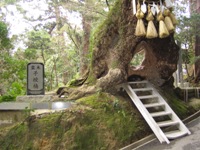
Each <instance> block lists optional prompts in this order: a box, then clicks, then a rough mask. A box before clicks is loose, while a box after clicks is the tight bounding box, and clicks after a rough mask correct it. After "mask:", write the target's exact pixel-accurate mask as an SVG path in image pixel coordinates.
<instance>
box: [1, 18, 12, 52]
mask: <svg viewBox="0 0 200 150" xmlns="http://www.w3.org/2000/svg"><path fill="white" fill-rule="evenodd" d="M10 47H11V41H10V39H9V38H8V29H7V25H6V24H5V23H4V22H2V21H0V50H2V49H3V48H10ZM0 54H1V52H0Z"/></svg>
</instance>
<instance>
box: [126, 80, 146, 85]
mask: <svg viewBox="0 0 200 150" xmlns="http://www.w3.org/2000/svg"><path fill="white" fill-rule="evenodd" d="M128 83H129V84H143V83H148V81H146V80H143V81H133V82H128Z"/></svg>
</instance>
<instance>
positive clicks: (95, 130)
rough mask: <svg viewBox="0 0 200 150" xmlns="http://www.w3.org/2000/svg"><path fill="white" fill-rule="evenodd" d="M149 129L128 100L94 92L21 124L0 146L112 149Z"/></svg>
mask: <svg viewBox="0 0 200 150" xmlns="http://www.w3.org/2000/svg"><path fill="white" fill-rule="evenodd" d="M150 132H151V131H150V130H149V128H148V126H147V125H146V124H145V122H144V120H143V119H142V117H141V116H140V115H139V113H138V111H137V110H135V109H132V105H131V103H130V102H129V101H127V100H124V99H123V98H121V97H118V96H113V95H110V94H107V93H97V94H94V95H91V96H88V97H85V98H82V99H79V100H78V101H77V106H75V107H73V108H71V109H69V110H66V111H65V112H62V113H61V112H60V113H54V114H51V115H48V116H46V117H42V118H38V119H34V118H30V119H29V120H28V122H25V123H21V124H20V125H18V126H16V127H15V128H13V129H11V130H10V131H9V132H8V133H7V135H6V136H5V137H4V138H3V139H2V140H1V141H0V149H1V150H7V149H15V150H24V149H36V150H37V149H48V150H51V149H52V150H54V149H67V150H83V149H84V150H85V149H92V150H95V149H102V150H104V149H105V150H109V149H110V150H111V149H112V150H113V149H119V148H121V147H123V146H125V145H127V144H129V143H131V142H133V141H136V140H138V139H139V138H142V137H144V136H146V135H147V134H149V133H150ZM141 133H143V134H141ZM141 135H142V136H141Z"/></svg>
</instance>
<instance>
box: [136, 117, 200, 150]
mask: <svg viewBox="0 0 200 150" xmlns="http://www.w3.org/2000/svg"><path fill="white" fill-rule="evenodd" d="M187 127H189V130H190V131H191V135H188V136H184V137H182V138H179V139H176V140H173V141H170V144H166V143H163V144H160V142H159V141H158V140H157V139H156V140H154V141H152V142H150V143H148V144H146V145H144V146H142V147H140V148H136V150H200V116H199V117H198V118H197V119H195V120H194V121H192V122H190V123H189V124H188V125H187Z"/></svg>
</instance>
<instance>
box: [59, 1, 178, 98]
mask: <svg viewBox="0 0 200 150" xmlns="http://www.w3.org/2000/svg"><path fill="white" fill-rule="evenodd" d="M132 12H133V11H132V3H131V1H128V0H119V1H118V2H117V3H116V4H115V6H114V8H113V9H112V11H111V13H110V14H109V15H108V19H107V20H106V21H105V22H104V24H103V26H101V27H100V28H99V29H98V31H97V32H96V33H95V35H94V38H93V41H91V43H90V44H91V45H90V48H91V49H90V50H92V52H93V56H92V62H91V67H90V72H89V75H88V77H87V80H86V81H85V83H84V85H83V86H81V87H79V88H78V89H75V90H74V89H67V90H66V89H65V90H63V92H62V93H64V92H69V94H70V96H69V99H70V98H72V99H75V98H79V97H81V96H84V95H85V94H90V93H93V92H96V91H99V90H109V89H111V88H113V87H115V86H116V85H118V84H121V83H123V82H125V81H126V80H127V78H128V77H129V76H132V75H139V76H142V77H144V78H146V79H148V80H151V81H152V82H154V83H155V84H158V85H162V84H164V83H167V82H168V81H171V78H172V74H173V72H174V71H175V70H176V66H177V62H178V51H179V48H178V46H177V45H176V44H175V42H174V38H173V35H170V36H169V37H167V38H164V39H160V38H155V39H146V38H145V37H136V36H135V35H134V32H135V28H136V23H137V18H136V17H135V16H133V13H132ZM92 44H93V45H92ZM141 49H144V50H145V59H144V60H143V62H142V65H141V66H140V67H139V68H135V67H132V66H130V61H131V60H132V58H133V57H134V54H136V53H137V52H138V51H140V50H141ZM169 83H170V84H171V82H169ZM88 85H90V86H88ZM59 92H60V91H58V93H59Z"/></svg>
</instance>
